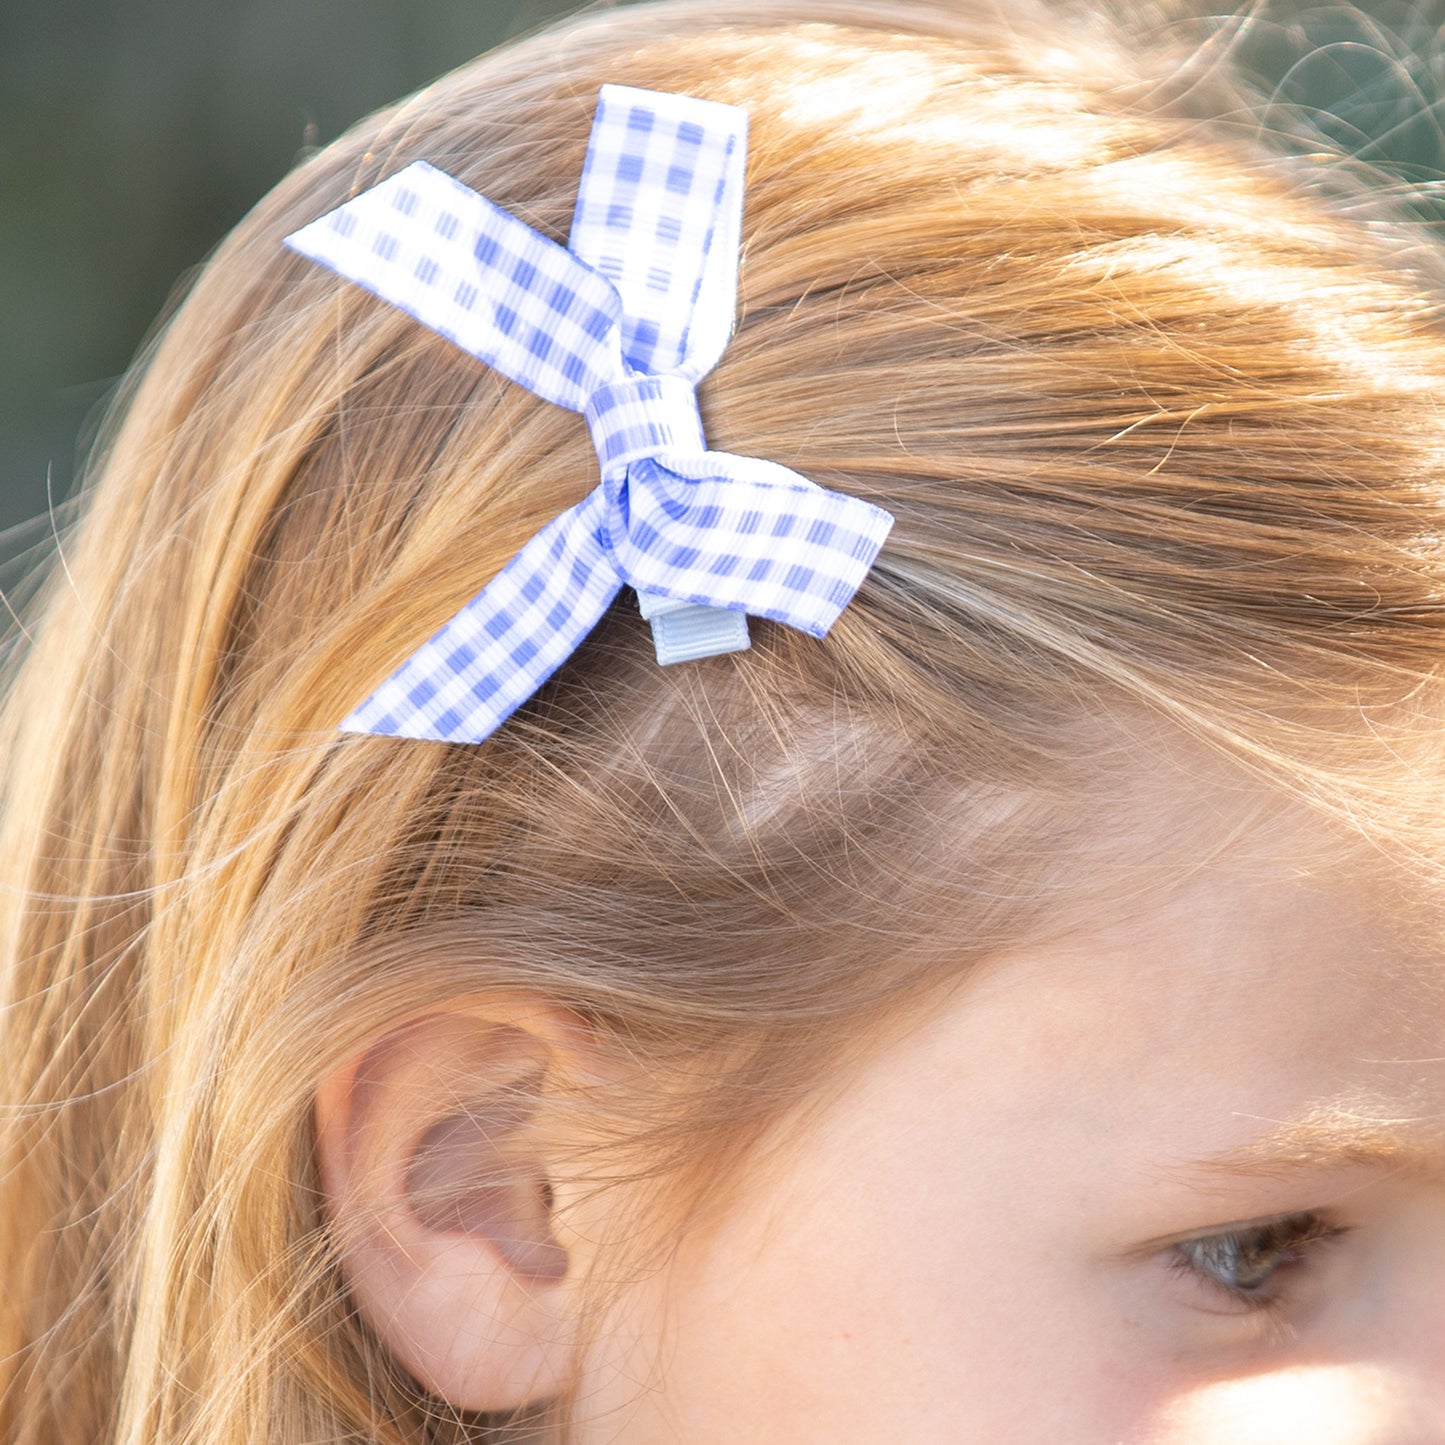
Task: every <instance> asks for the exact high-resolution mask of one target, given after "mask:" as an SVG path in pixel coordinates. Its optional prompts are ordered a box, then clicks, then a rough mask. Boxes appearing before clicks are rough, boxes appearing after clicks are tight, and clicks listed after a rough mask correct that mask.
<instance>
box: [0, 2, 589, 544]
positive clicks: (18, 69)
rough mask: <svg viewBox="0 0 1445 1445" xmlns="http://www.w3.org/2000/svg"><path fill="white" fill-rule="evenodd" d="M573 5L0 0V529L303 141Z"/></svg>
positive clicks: (50, 476) (34, 504)
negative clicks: (177, 293)
mask: <svg viewBox="0 0 1445 1445" xmlns="http://www.w3.org/2000/svg"><path fill="white" fill-rule="evenodd" d="M575 8H577V5H576V3H575V0H574V3H572V4H570V5H569V4H568V3H567V0H0V527H5V526H7V525H9V524H12V523H14V522H16V521H18V520H19V519H21V518H26V517H31V516H34V515H35V514H37V513H41V512H44V510H45V509H46V507H47V505H48V499H54V500H55V501H59V500H60V499H62V498H63V497H64V496H65V495H66V492H67V490H68V488H69V486H70V483H71V479H72V475H73V473H74V470H75V465H76V460H77V451H78V448H79V447H82V446H83V445H84V435H85V432H86V430H87V429H88V424H89V422H91V421H93V418H94V414H95V413H96V411H97V409H98V408H99V406H100V405H101V403H102V402H103V400H104V398H105V396H106V395H107V393H108V392H109V390H110V388H111V387H112V386H113V385H114V383H115V380H116V378H117V376H118V374H119V373H120V372H121V371H122V370H123V369H124V368H125V366H126V364H127V362H128V361H129V359H130V357H131V356H132V354H133V353H134V352H135V349H136V347H137V346H138V344H139V343H140V341H141V339H142V338H143V337H144V336H145V334H146V332H147V330H148V328H149V327H150V326H151V324H152V323H153V321H154V319H155V317H156V315H157V314H158V313H159V312H160V311H161V309H162V308H163V306H164V305H165V304H166V301H167V297H168V296H169V295H170V294H171V292H172V291H173V289H174V288H175V287H176V286H177V284H178V283H182V282H183V281H184V277H185V275H186V273H187V272H188V270H190V269H191V268H193V267H194V266H195V265H196V264H197V263H199V262H200V261H201V260H202V259H203V258H204V257H205V255H206V253H207V252H208V251H209V250H210V249H211V248H212V247H213V246H214V245H215V244H216V242H217V241H218V240H220V238H221V237H222V236H223V235H224V234H225V233H226V231H227V230H229V229H230V227H231V226H233V225H234V224H235V222H236V221H237V220H238V219H239V218H240V217H241V216H242V215H244V214H245V212H246V210H247V209H248V208H249V207H250V206H251V205H252V204H253V203H254V202H255V201H256V200H257V199H258V198H259V197H260V196H261V195H262V194H263V193H264V192H265V191H266V190H268V189H269V188H270V187H271V186H272V185H273V184H274V183H275V182H276V181H277V180H278V179H279V178H280V177H281V176H282V175H283V174H285V172H286V171H287V170H288V169H289V168H290V167H291V166H292V165H293V164H294V163H295V162H296V160H297V159H298V158H300V157H301V156H302V155H304V154H305V152H306V150H307V149H308V148H310V147H313V146H316V145H322V144H325V143H326V142H327V141H329V140H331V139H333V138H334V137H335V136H337V135H338V134H340V132H341V131H343V130H344V129H345V128H346V127H347V126H348V125H350V124H351V122H352V121H354V120H356V119H357V118H359V117H360V116H362V115H364V114H366V113H367V112H368V111H371V110H374V109H376V108H377V107H378V106H381V105H385V104H388V103H389V102H391V101H393V100H396V99H398V98H399V97H401V96H403V95H405V94H407V93H408V92H409V91H412V90H415V89H416V88H417V87H418V86H420V85H423V84H425V83H426V82H427V81H429V80H431V79H432V78H434V77H435V76H437V75H439V74H441V73H442V72H443V71H446V70H449V69H451V68H452V67H453V66H455V65H458V64H460V63H461V62H463V61H465V60H468V59H470V58H471V57H472V56H474V55H476V54H478V53H479V52H481V51H483V50H486V49H489V48H490V47H491V46H493V45H495V44H496V43H497V42H498V41H500V40H503V39H505V38H507V37H508V36H511V35H514V34H517V33H519V32H522V31H525V30H530V29H532V28H534V27H536V26H537V25H539V24H541V23H542V22H543V21H545V20H546V19H547V18H549V17H550V16H554V15H557V14H559V13H563V12H565V11H566V10H568V9H575ZM47 480H48V487H47ZM47 493H48V496H47ZM36 531H43V528H39V527H37V528H27V529H25V533H26V536H25V537H23V538H22V537H19V536H17V537H13V538H11V539H10V543H11V545H10V547H9V548H6V547H5V546H4V539H0V553H3V552H5V551H13V550H14V549H15V547H16V545H17V544H18V543H20V542H22V541H28V540H30V537H29V534H30V533H32V532H36Z"/></svg>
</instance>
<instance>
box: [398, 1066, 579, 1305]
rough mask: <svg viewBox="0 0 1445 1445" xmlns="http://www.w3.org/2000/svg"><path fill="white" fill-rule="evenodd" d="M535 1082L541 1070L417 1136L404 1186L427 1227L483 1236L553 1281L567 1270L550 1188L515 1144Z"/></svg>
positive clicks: (515, 1265) (532, 1275)
mask: <svg viewBox="0 0 1445 1445" xmlns="http://www.w3.org/2000/svg"><path fill="white" fill-rule="evenodd" d="M537 1083H540V1075H535V1076H533V1078H531V1079H527V1080H522V1081H520V1083H519V1084H517V1085H514V1086H513V1087H512V1089H511V1090H509V1092H508V1094H507V1095H504V1096H502V1097H497V1096H492V1097H490V1098H488V1099H486V1100H480V1101H478V1103H477V1106H476V1107H475V1108H472V1109H462V1110H459V1111H457V1112H456V1113H453V1114H448V1115H447V1116H446V1117H445V1118H442V1119H439V1120H438V1121H437V1122H436V1123H435V1124H433V1125H432V1126H431V1127H430V1128H429V1129H427V1130H426V1132H425V1133H424V1134H423V1135H422V1136H421V1138H420V1139H419V1140H418V1141H417V1144H416V1147H415V1149H414V1150H413V1152H412V1155H411V1158H410V1160H409V1161H408V1163H407V1167H406V1174H405V1189H406V1199H407V1204H408V1206H409V1208H410V1209H411V1211H412V1213H413V1214H414V1215H415V1216H416V1218H417V1219H418V1220H419V1221H420V1222H421V1223H422V1224H423V1225H424V1226H425V1227H426V1228H427V1229H430V1230H433V1231H434V1232H436V1233H438V1234H460V1235H473V1236H479V1237H482V1238H485V1239H487V1240H489V1241H490V1243H491V1244H492V1247H493V1248H494V1249H495V1250H496V1251H497V1253H498V1254H499V1255H500V1256H501V1258H502V1259H503V1260H504V1261H505V1262H506V1264H507V1267H508V1268H509V1269H511V1270H512V1271H513V1272H514V1273H516V1274H517V1275H518V1276H520V1277H523V1278H526V1279H530V1280H534V1281H538V1282H553V1281H556V1280H560V1279H562V1278H563V1277H564V1276H565V1275H566V1273H567V1253H566V1251H565V1250H564V1249H563V1248H562V1246H561V1245H560V1244H558V1243H557V1240H556V1238H555V1236H554V1235H553V1233H552V1225H551V1205H552V1190H551V1185H550V1184H549V1183H548V1181H547V1179H546V1177H545V1175H544V1174H543V1173H542V1171H541V1170H540V1168H539V1167H538V1166H537V1165H536V1163H535V1162H533V1161H532V1160H529V1159H528V1158H527V1157H526V1156H525V1154H523V1153H522V1152H521V1150H520V1149H519V1148H518V1144H519V1141H520V1140H521V1139H522V1138H523V1137H524V1135H525V1132H526V1130H527V1129H528V1128H529V1127H530V1126H531V1122H532V1115H533V1113H534V1106H533V1104H532V1103H531V1102H530V1099H529V1097H528V1095H530V1094H531V1093H532V1092H533V1088H532V1087H529V1086H534V1085H535V1084H537Z"/></svg>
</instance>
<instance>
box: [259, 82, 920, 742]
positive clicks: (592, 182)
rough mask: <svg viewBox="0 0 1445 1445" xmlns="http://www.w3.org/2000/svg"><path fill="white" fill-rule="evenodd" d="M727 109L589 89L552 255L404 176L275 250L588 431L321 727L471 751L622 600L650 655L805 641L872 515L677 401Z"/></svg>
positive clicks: (826, 619)
mask: <svg viewBox="0 0 1445 1445" xmlns="http://www.w3.org/2000/svg"><path fill="white" fill-rule="evenodd" d="M746 130H747V116H746V113H745V112H744V111H742V110H740V109H739V108H737V107H735V106H729V105H720V104H718V103H716V102H714V101H706V100H698V99H695V98H692V97H689V96H680V95H670V94H666V93H661V92H656V91H646V90H635V89H632V88H630V87H626V86H616V85H606V86H603V87H602V91H601V94H600V95H599V97H598V103H597V112H596V116H595V118H594V120H593V125H592V135H591V140H590V141H589V143H588V148H587V159H586V163H585V165H584V167H583V172H582V181H581V185H580V188H579V191H578V196H577V205H576V210H575V213H574V215H573V220H572V229H571V235H570V238H569V241H568V246H567V247H566V248H565V249H564V248H563V247H561V246H559V245H557V244H556V243H555V242H554V241H551V240H549V239H548V238H547V237H545V236H542V235H540V234H539V233H538V232H536V231H534V230H533V229H532V228H531V227H530V226H528V225H526V224H525V223H524V222H522V221H520V220H518V219H517V218H516V217H515V216H513V215H511V214H510V213H509V212H507V211H504V210H502V209H501V208H499V207H497V206H495V205H493V204H492V203H491V202H490V201H488V200H487V199H486V198H485V197H483V196H480V195H478V194H477V192H475V191H473V190H471V189H470V188H469V187H467V186H465V185H463V184H462V183H461V182H460V181H457V180H455V179H454V178H452V177H451V176H449V175H447V174H445V173H444V172H442V171H439V170H437V169H435V168H434V167H432V166H430V165H427V164H426V163H425V162H417V163H415V164H413V165H410V166H407V167H406V168H405V169H404V170H402V171H400V172H398V173H397V174H396V175H394V176H392V177H390V178H389V179H387V180H385V181H383V182H381V184H379V185H377V186H374V187H372V188H371V189H370V190H368V191H365V192H363V193H362V194H361V195H359V196H357V197H356V198H355V199H353V200H351V201H348V202H347V203H346V204H345V205H343V206H341V207H339V208H338V209H337V210H335V211H332V212H330V213H329V214H328V215H325V216H323V217H321V218H320V219H319V220H317V221H314V222H312V223H311V224H310V225H308V226H304V227H302V228H301V229H300V230H299V231H296V232H295V233H293V234H292V235H290V236H288V237H287V238H286V244H287V245H289V246H290V247H292V248H293V249H294V250H296V251H299V252H300V253H302V254H303V255H305V256H308V257H310V258H311V259H313V260H315V261H319V262H320V263H321V264H322V265H324V266H327V267H329V268H330V269H331V270H333V271H336V272H338V273H339V274H340V275H342V276H344V277H346V278H347V279H348V280H351V281H354V282H355V283H357V284H358V285H360V286H362V287H364V288H365V289H366V290H368V291H370V292H372V293H374V294H375V295H377V296H379V297H381V298H382V299H383V300H385V301H388V302H390V303H391V304H392V305H393V306H397V307H399V308H400V309H401V310H403V311H406V312H407V313H409V314H410V315H411V316H413V317H415V318H416V319H417V320H418V321H419V322H421V324H422V325H424V326H427V327H429V328H430V329H431V330H433V331H436V332H438V333H439V334H441V335H442V336H444V337H446V338H447V339H448V340H450V341H452V342H454V343H455V344H456V345H458V346H460V347H461V348H462V349H463V350H464V351H467V352H468V353H470V354H471V355H472V356H475V357H476V358H477V359H478V360H480V361H482V362H485V363H486V364H487V365H488V366H491V367H493V368H495V369H496V370H497V371H500V372H501V373H502V374H503V375H504V376H507V377H508V378H510V379H511V380H512V381H514V382H516V383H517V384H518V385H520V386H524V387H526V388H527V389H528V390H529V391H531V392H533V393H535V394H536V395H537V396H539V397H542V398H543V399H545V400H547V401H550V402H553V403H555V404H556V405H558V406H562V407H566V408H568V409H569V410H572V411H577V412H581V413H582V414H583V416H584V417H585V419H586V422H587V426H588V428H589V430H590V432H591V436H592V440H593V443H594V444H595V446H596V449H597V457H598V461H599V463H600V466H601V473H602V479H601V482H600V484H599V485H598V486H597V487H596V488H594V490H592V491H591V492H589V493H588V494H587V496H585V497H584V498H583V499H582V500H581V501H580V502H578V503H577V504H576V505H575V506H573V507H570V508H568V509H567V510H566V511H565V512H563V513H562V514H561V515H560V516H558V517H557V518H555V519H554V520H553V521H552V522H550V523H549V524H548V525H547V526H545V527H544V528H543V529H542V530H541V531H540V532H538V533H537V535H536V536H535V537H533V538H532V539H531V541H530V542H528V543H527V544H526V546H524V547H523V548H522V550H521V551H520V552H519V553H518V554H517V555H516V556H515V557H514V558H513V559H512V560H511V561H510V562H509V563H508V564H507V565H506V567H504V568H503V569H502V571H501V572H500V573H498V574H497V576H496V577H494V578H493V579H492V580H491V581H490V582H489V583H487V585H486V586H485V587H484V588H483V589H482V590H481V592H480V593H478V595H477V596H476V597H474V598H473V599H472V600H471V601H470V602H469V603H467V605H466V606H465V607H464V608H463V609H462V610H461V611H460V612H459V613H458V614H457V615H456V616H455V617H453V618H452V619H451V621H450V622H448V623H446V624H445V625H444V626H443V627H442V629H441V630H440V631H439V632H438V633H437V634H436V635H435V636H434V637H433V638H431V640H430V641H428V642H426V643H425V644H424V645H423V646H422V647H421V648H420V649H419V650H418V651H417V652H416V653H414V654H413V655H412V656H411V657H409V658H408V659H407V660H406V661H405V662H404V663H403V664H402V665H401V667H400V668H399V669H398V670H397V671H396V672H395V673H394V674H393V675H392V676H391V677H390V678H388V679H387V680H386V681H385V682H384V683H382V685H381V686H380V687H379V688H378V689H377V690H376V692H374V693H373V694H372V695H371V696H370V697H369V698H367V699H366V701H365V702H363V703H362V704H361V705H360V706H359V707H358V708H357V709H356V710H355V711H354V712H353V713H352V714H351V715H350V716H349V717H347V718H346V719H345V721H344V722H342V724H341V727H342V729H343V730H345V731H349V732H366V733H383V734H388V735H394V736H402V737H411V738H433V739H437V740H440V741H446V742H480V741H482V739H484V738H486V737H487V736H488V735H489V734H490V733H491V732H493V731H494V730H495V729H496V728H497V727H498V726H499V725H500V724H501V723H502V722H504V721H505V720H506V719H507V718H508V717H509V716H510V715H511V714H512V712H513V711H514V710H515V709H516V708H517V707H519V706H520V705H521V704H522V703H523V702H525V701H526V700H527V699H528V698H529V697H531V695H532V694H533V693H534V692H535V691H536V690H537V689H538V688H539V687H540V686H541V685H542V684H543V683H544V682H545V681H546V680H547V678H549V677H550V676H551V675H552V673H553V672H555V671H556V669H557V668H558V667H560V666H561V664H562V663H563V662H564V661H566V659H567V658H568V657H569V656H570V655H571V654H572V653H573V651H575V649H576V648H577V646H578V645H579V644H580V643H581V642H582V640H583V638H585V637H586V635H587V634H588V633H589V632H590V631H591V630H592V628H593V627H594V626H596V624H597V622H598V620H599V619H600V618H601V616H602V614H603V612H604V611H605V610H606V609H607V607H608V606H609V604H610V603H611V602H612V600H613V598H614V597H616V595H617V593H618V592H619V590H620V589H621V588H622V587H623V586H630V587H632V588H634V589H635V590H636V592H637V594H638V600H639V603H640V606H641V608H642V612H643V615H644V616H645V617H647V618H648V619H649V621H650V623H651V626H652V629H653V635H654V638H655V642H656V647H657V655H658V661H659V662H664V663H670V662H678V661H684V660H688V659H691V658H697V657H704V656H709V655H712V654H714V653H719V652H727V651H736V650H738V649H740V648H744V647H746V646H747V645H748V634H747V614H749V613H751V614H752V615H753V616H756V617H766V618H771V619H774V620H776V621H778V622H783V623H786V624H787V625H788V626H790V627H796V628H799V629H800V630H802V631H804V632H807V633H809V634H811V635H813V636H815V637H821V636H823V635H824V634H825V633H826V632H827V630H828V628H829V627H830V626H831V625H832V623H833V621H834V620H835V619H836V618H837V616H838V614H839V613H840V612H841V611H842V610H843V608H844V607H846V606H847V604H848V602H849V601H850V600H851V599H852V597H853V594H854V593H855V592H856V591H857V589H858V587H859V585H860V584H861V582H862V580H863V578H864V576H865V575H866V574H867V572H868V569H869V567H871V566H872V564H873V559H874V558H875V557H876V556H877V554H878V549H879V548H880V547H881V546H882V544H883V540H884V538H885V537H886V536H887V535H888V530H889V528H890V527H891V526H892V523H893V518H892V517H891V516H890V515H889V514H888V513H887V512H885V511H883V510H881V509H880V508H878V507H875V506H873V505H871V504H870V503H867V502H864V501H862V500H861V499H859V498H856V497H848V496H845V495H843V494H842V493H840V492H834V491H829V490H827V489H825V488H823V487H820V486H818V485H816V484H815V483H813V482H810V481H808V480H807V478H805V477H802V476H800V475H799V474H798V473H796V472H794V471H791V470H789V469H788V468H787V467H784V466H781V465H779V464H778V463H775V462H768V461H762V460H759V459H758V458H755V457H742V456H734V455H733V454H731V453H728V452H712V451H708V450H707V444H706V442H705V441H704V439H703V432H702V423H701V420H700V418H699V415H698V409H697V399H696V394H695V389H696V386H697V383H698V382H699V380H701V378H702V377H704V376H705V375H707V373H708V372H709V371H711V370H712V368H713V367H714V366H715V365H716V364H717V361H718V358H719V357H720V356H721V355H722V352H723V348H724V347H725V346H726V344H727V340H728V337H729V335H730V334H731V331H732V325H733V313H734V309H735V305H736V294H737V257H738V246H739V238H740V233H741V224H742V195H743V170H744V156H745V147H746Z"/></svg>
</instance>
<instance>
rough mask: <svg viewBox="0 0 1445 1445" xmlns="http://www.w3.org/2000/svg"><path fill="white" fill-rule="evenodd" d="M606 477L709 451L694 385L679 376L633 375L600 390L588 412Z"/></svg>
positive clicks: (590, 398) (598, 455)
mask: <svg viewBox="0 0 1445 1445" xmlns="http://www.w3.org/2000/svg"><path fill="white" fill-rule="evenodd" d="M583 415H584V416H585V417H586V419H587V429H588V430H589V431H590V432H591V433H592V444H593V446H595V447H596V448H597V460H598V461H599V462H600V463H601V466H602V470H603V472H604V474H605V473H607V472H608V471H611V470H615V469H617V468H620V467H625V466H626V465H627V464H628V463H629V462H633V461H636V460H638V459H639V458H641V457H649V456H656V455H657V454H658V453H659V452H682V453H692V454H696V453H698V452H701V451H704V450H706V446H707V444H706V442H705V441H704V440H703V434H702V418H701V417H700V416H699V415H698V410H697V395H696V392H695V391H694V389H693V386H692V383H691V382H688V381H685V380H684V379H683V378H682V377H680V376H667V375H664V376H629V377H627V378H625V379H624V380H622V381H615V382H611V383H609V384H608V385H606V386H603V387H599V388H598V390H597V391H595V392H593V394H592V395H591V397H589V398H588V401H587V406H586V408H585V409H584V411H583Z"/></svg>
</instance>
